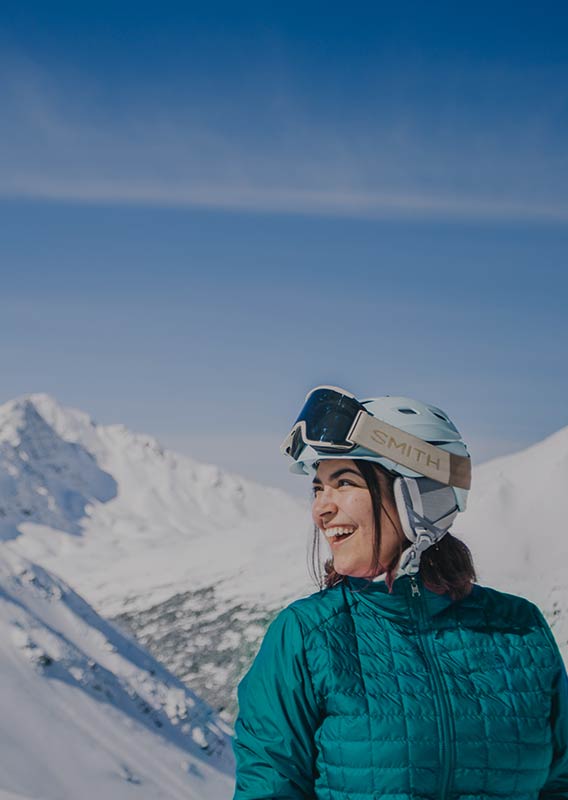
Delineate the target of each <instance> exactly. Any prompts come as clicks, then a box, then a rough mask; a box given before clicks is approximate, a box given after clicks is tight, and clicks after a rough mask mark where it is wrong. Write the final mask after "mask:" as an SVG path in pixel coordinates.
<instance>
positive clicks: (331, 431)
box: [290, 389, 363, 459]
mask: <svg viewBox="0 0 568 800" xmlns="http://www.w3.org/2000/svg"><path fill="white" fill-rule="evenodd" d="M361 408H363V406H362V405H361V403H359V401H358V400H356V399H355V398H354V397H349V396H348V395H344V394H340V393H339V392H337V391H335V390H334V389H316V390H315V391H314V392H312V393H311V394H310V395H309V397H308V398H307V400H306V402H305V404H304V407H303V408H302V410H301V411H300V413H299V415H298V418H297V420H296V422H295V423H294V426H295V425H297V424H298V422H303V423H304V425H305V436H306V439H307V440H308V441H309V443H310V444H311V445H312V446H313V447H315V448H316V449H317V444H316V443H317V442H321V443H322V444H324V445H326V446H327V447H333V446H346V445H348V444H349V442H348V441H347V435H348V433H349V431H350V429H351V426H352V425H353V422H354V420H355V417H356V416H357V413H358V412H359V410H360V409H361ZM304 444H305V442H304V441H303V438H302V434H301V431H300V429H299V428H298V429H297V430H296V431H295V432H294V436H293V441H292V445H291V448H290V455H291V456H292V458H295V459H297V457H298V456H299V454H300V451H301V450H302V448H303V446H304ZM294 453H295V455H294Z"/></svg>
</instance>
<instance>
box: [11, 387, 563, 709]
mask: <svg viewBox="0 0 568 800" xmlns="http://www.w3.org/2000/svg"><path fill="white" fill-rule="evenodd" d="M283 469H286V465H285V464H284V463H283ZM0 474H2V475H4V476H6V477H5V479H4V481H3V482H2V483H0V508H1V509H2V510H3V516H2V517H1V524H0V532H1V534H2V536H3V537H4V538H5V540H6V547H8V548H11V549H14V550H16V551H17V552H19V553H21V554H23V555H25V556H27V557H29V558H30V559H32V560H33V561H35V562H39V563H40V564H42V565H43V566H45V567H47V568H49V569H52V570H53V571H54V572H56V573H57V574H58V575H61V576H62V577H63V578H64V579H65V580H66V581H67V582H68V583H69V584H70V585H72V586H73V587H74V588H76V589H77V590H78V591H79V592H80V593H81V594H83V595H84V596H85V597H86V598H87V600H88V601H89V602H90V603H91V604H93V605H94V606H95V608H96V609H97V611H99V612H100V613H102V614H104V615H107V616H112V617H115V618H117V619H118V620H119V621H120V623H121V624H122V625H124V626H127V627H128V628H129V629H130V630H131V631H132V632H134V633H135V634H136V637H137V638H138V639H139V641H141V642H142V643H143V644H145V645H146V646H147V647H148V648H149V649H150V651H151V652H153V653H154V654H155V655H157V656H158V657H159V658H160V660H162V661H163V662H164V663H166V664H167V665H168V667H169V668H170V669H171V670H172V671H174V672H175V674H176V675H177V676H178V677H181V678H182V679H183V680H184V681H186V682H187V684H188V685H189V686H191V688H192V689H193V690H194V691H196V692H197V693H198V694H199V695H200V696H202V697H203V698H205V699H206V700H207V701H208V702H209V703H211V704H212V705H213V706H214V707H215V708H217V709H225V716H226V719H228V720H230V719H231V718H232V714H233V713H234V710H235V697H234V687H235V685H236V682H237V680H238V677H239V676H240V674H241V673H242V672H243V670H244V669H245V667H246V665H247V664H248V661H249V660H250V658H251V656H252V654H253V653H254V652H255V650H256V647H257V644H258V641H259V639H260V637H261V635H262V633H263V631H264V629H265V627H266V624H267V622H268V621H269V620H270V618H271V617H272V616H273V615H274V613H276V611H277V610H278V609H279V608H281V607H282V606H283V605H284V604H286V603H287V602H289V601H290V600H291V599H293V598H296V597H300V596H302V595H303V594H306V593H309V592H311V591H313V590H314V586H313V584H312V583H311V581H310V580H309V578H308V577H307V569H306V562H307V550H308V545H309V542H310V539H311V523H310V515H309V509H308V502H307V499H306V502H305V503H302V502H299V501H297V500H296V499H294V498H291V497H289V496H288V495H286V494H285V493H283V492H281V491H279V490H276V489H268V488H266V487H264V486H260V485H258V484H255V483H253V482H250V481H246V480H244V479H241V478H239V477H237V476H234V475H229V474H227V473H224V472H222V471H221V470H220V469H219V468H217V467H215V466H212V465H204V464H199V463H197V462H194V461H192V460H191V459H188V458H185V457H183V456H180V455H177V454H175V453H173V452H170V451H167V450H164V449H163V448H162V447H161V446H160V445H159V444H158V443H157V442H156V441H155V440H154V439H152V438H150V437H148V436H143V435H139V434H134V433H131V432H130V431H128V430H127V429H126V428H124V427H123V426H121V425H111V426H101V425H96V424H95V423H94V422H93V421H92V420H91V419H90V418H89V417H88V416H87V415H86V414H84V413H82V412H79V411H74V410H72V409H67V408H63V407H61V406H59V405H58V404H57V403H56V402H55V401H54V400H53V399H52V398H50V397H48V396H46V395H30V396H28V397H23V398H19V399H17V400H14V401H12V402H10V403H6V404H5V405H4V406H0ZM298 480H299V481H301V480H302V478H300V477H299V478H298ZM566 485H568V428H566V429H564V430H561V431H559V432H558V433H556V434H554V436H551V437H549V438H548V439H546V440H544V441H543V442H540V443H538V444H536V445H534V446H533V447H531V448H529V449H528V450H525V451H523V452H521V453H516V454H514V455H511V456H507V457H505V458H500V459H497V460H495V461H492V462H488V463H486V464H483V465H480V466H478V467H475V468H474V476H473V486H472V492H471V495H470V503H469V508H468V510H467V512H466V513H465V514H463V515H460V516H459V517H458V519H457V521H456V524H455V526H454V532H455V534H456V535H458V536H462V538H464V540H465V541H466V542H467V543H468V544H469V546H470V547H471V549H472V551H473V554H474V557H475V562H476V565H477V567H478V572H479V581H480V583H482V584H486V585H492V586H495V587H496V588H498V589H502V590H504V591H510V592H513V593H517V594H522V595H524V596H526V597H529V598H530V599H532V600H534V601H535V602H537V603H538V604H539V605H540V607H541V608H542V609H543V611H544V612H545V614H546V615H547V617H548V619H549V621H550V623H551V624H552V626H553V629H554V631H555V633H556V636H557V638H558V641H559V643H560V645H561V647H562V649H563V651H564V654H565V656H567V657H568V579H567V570H566V561H565V558H564V557H563V556H565V555H566V554H567V553H566V551H567V549H568V544H567V542H566V539H565V537H564V523H563V513H562V498H563V490H564V487H565V486H566ZM308 491H309V487H308V482H307V481H306V495H307V494H308ZM0 513H2V511H0Z"/></svg>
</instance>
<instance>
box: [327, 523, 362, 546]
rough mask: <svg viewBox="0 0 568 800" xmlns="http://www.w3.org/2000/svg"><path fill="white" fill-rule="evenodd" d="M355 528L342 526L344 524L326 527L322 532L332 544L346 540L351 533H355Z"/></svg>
mask: <svg viewBox="0 0 568 800" xmlns="http://www.w3.org/2000/svg"><path fill="white" fill-rule="evenodd" d="M355 531H356V528H353V527H344V526H341V527H339V526H337V527H335V528H326V530H325V531H324V534H325V536H326V538H327V540H328V542H329V543H330V544H331V545H332V546H334V545H339V544H343V542H346V541H347V539H350V538H351V537H352V536H353V534H354V533H355Z"/></svg>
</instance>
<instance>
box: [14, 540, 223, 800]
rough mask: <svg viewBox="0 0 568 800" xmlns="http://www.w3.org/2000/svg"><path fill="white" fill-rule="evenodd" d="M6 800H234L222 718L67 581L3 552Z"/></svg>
mask: <svg viewBox="0 0 568 800" xmlns="http://www.w3.org/2000/svg"><path fill="white" fill-rule="evenodd" d="M0 598H1V600H2V602H0V675H1V681H0V695H1V704H2V718H1V722H0V737H1V747H0V787H1V788H0V798H5V800H8V799H9V798H10V799H12V798H13V800H32V798H37V800H77V798H81V800H99V798H101V797H108V798H112V800H123V799H124V800H126V798H131V797H136V798H137V800H144V798H145V799H146V800H159V799H160V798H163V800H190V798H194V800H203V798H204V797H208V798H209V797H210V798H219V799H220V798H229V797H230V796H231V791H232V784H233V778H232V773H233V770H234V765H233V758H232V752H231V747H230V737H229V735H228V734H229V731H228V729H227V728H226V726H225V725H224V723H223V722H222V720H220V719H219V718H218V717H217V715H216V714H215V713H214V712H213V711H212V709H211V708H210V707H208V706H207V705H206V704H205V703H204V702H203V701H201V700H200V699H199V698H198V697H197V696H196V695H194V694H193V693H192V692H191V691H190V690H189V689H188V688H187V687H185V686H184V685H183V684H182V683H181V682H180V681H179V680H178V679H176V678H175V677H174V676H173V675H171V674H170V673H168V672H167V670H166V669H165V668H164V667H163V666H162V665H160V664H159V663H158V662H156V661H155V660H154V659H153V658H152V657H151V656H150V655H149V654H147V653H146V652H144V651H143V650H141V648H140V647H139V646H138V645H137V644H135V643H134V642H133V641H131V640H129V639H127V638H125V637H124V636H123V635H122V634H121V633H119V632H118V631H117V630H116V629H115V628H113V627H112V626H111V625H109V623H107V622H105V621H104V620H103V619H101V618H100V617H99V616H98V615H97V614H96V613H95V612H94V611H93V609H92V608H91V607H90V606H88V605H87V604H86V603H85V602H84V601H83V600H82V599H81V598H80V597H79V596H78V595H77V594H76V593H75V592H73V591H72V590H71V589H70V588H69V587H68V586H67V585H66V584H65V583H64V582H63V581H61V580H60V579H58V578H55V577H54V576H52V575H50V574H49V573H48V572H46V571H45V570H43V569H42V568H40V567H38V566H37V565H34V564H32V563H31V562H29V561H27V560H26V559H23V558H21V557H19V556H17V555H15V554H14V553H13V552H10V551H9V550H8V549H7V548H3V550H2V553H1V554H0Z"/></svg>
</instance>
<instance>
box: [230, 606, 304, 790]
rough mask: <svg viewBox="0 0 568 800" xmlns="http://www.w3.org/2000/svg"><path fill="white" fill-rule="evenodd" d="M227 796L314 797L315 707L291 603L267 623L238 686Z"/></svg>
mask: <svg viewBox="0 0 568 800" xmlns="http://www.w3.org/2000/svg"><path fill="white" fill-rule="evenodd" d="M238 700H239V715H238V717H237V721H236V723H235V739H234V742H233V748H234V752H235V757H236V761H237V783H236V788H235V794H234V798H233V800H264V799H265V798H266V799H268V798H273V799H274V800H276V798H286V800H300V798H301V799H302V800H307V798H313V796H314V779H315V767H314V763H315V745H314V735H315V731H316V728H317V727H318V720H319V710H318V703H317V699H316V696H315V693H314V690H313V687H312V681H311V678H310V674H309V671H308V666H307V662H306V656H305V650H304V637H303V633H302V629H301V627H300V622H299V619H298V617H297V615H296V613H295V612H294V610H293V609H292V608H291V607H288V608H286V609H284V611H282V612H281V613H280V614H279V615H278V617H276V619H275V620H274V621H273V622H272V624H271V625H270V627H269V628H268V631H267V632H266V635H265V637H264V640H263V642H262V645H261V648H260V650H259V652H258V655H257V656H256V658H255V660H254V662H253V664H252V666H251V668H250V670H249V671H248V673H247V674H246V675H245V677H244V678H243V680H242V681H241V683H240V684H239V688H238Z"/></svg>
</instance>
